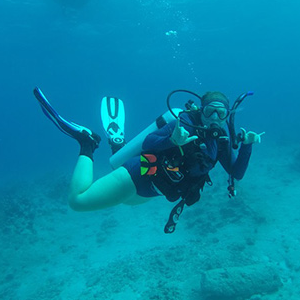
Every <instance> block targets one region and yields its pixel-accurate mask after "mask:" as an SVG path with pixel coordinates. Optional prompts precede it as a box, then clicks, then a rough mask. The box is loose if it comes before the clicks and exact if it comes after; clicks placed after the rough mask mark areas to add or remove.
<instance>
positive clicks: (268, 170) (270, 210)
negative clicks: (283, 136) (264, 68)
mask: <svg viewBox="0 0 300 300" xmlns="http://www.w3.org/2000/svg"><path fill="white" fill-rule="evenodd" d="M262 146H263V145H262ZM262 146H259V147H261V148H259V147H257V148H256V149H255V151H254V153H253V157H252V159H251V164H250V167H249V170H248V172H247V174H246V176H245V178H244V179H243V181H241V182H238V183H237V188H238V196H237V197H236V199H229V198H228V197H227V195H226V187H227V183H226V179H227V178H226V176H225V175H224V173H223V172H222V170H221V168H220V167H218V168H217V169H216V170H214V171H213V172H212V176H211V177H212V179H213V181H214V185H213V186H212V187H206V188H205V191H204V193H203V196H202V199H201V201H200V202H199V203H197V204H195V205H194V206H192V207H190V208H186V209H185V211H184V213H183V214H182V216H181V218H180V221H179V223H178V225H177V229H176V231H175V233H173V234H171V235H166V234H164V233H163V227H164V224H165V222H166V220H167V217H168V214H169V212H170V210H171V209H172V207H173V204H172V203H168V202H167V201H166V200H164V199H163V198H157V199H154V200H153V201H151V202H149V203H147V204H144V205H141V206H135V207H128V206H119V207H115V208H110V209H107V210H104V211H98V212H90V213H76V212H73V211H71V210H70V209H69V208H68V206H67V201H66V197H67V190H68V183H69V180H70V174H65V175H61V174H60V175H58V174H55V175H56V176H53V174H50V175H45V177H44V178H39V179H35V180H33V179H32V181H30V180H29V181H26V182H14V183H11V184H10V185H9V186H6V187H2V188H1V207H2V209H1V211H0V222H1V231H0V234H1V252H0V253H1V254H0V255H1V259H0V268H1V270H2V271H1V274H0V298H1V299H3V300H8V299H26V300H27V299H28V300H29V299H39V300H43V299H52V300H58V299H80V300H82V299H83V300H84V299H107V300H118V299H129V300H130V299H132V300H134V299H143V300H148V299H149V300H152V299H153V300H154V299H160V300H183V299H184V300H196V299H197V300H208V299H209V300H222V299H224V300H225V299H227V300H228V299H230V300H239V299H243V300H246V299H251V300H258V299H261V300H279V299H281V300H282V299H289V300H292V299H294V300H296V299H297V300H298V299H299V294H300V279H299V278H300V276H299V273H300V260H299V257H300V238H299V232H300V217H299V211H300V201H299V198H300V188H299V187H300V162H299V159H298V158H297V157H299V152H297V150H295V149H291V148H290V146H289V145H286V146H285V145H281V146H280V147H276V148H275V147H271V146H269V147H267V146H264V147H262ZM281 153H285V155H284V157H283V155H282V154H281Z"/></svg>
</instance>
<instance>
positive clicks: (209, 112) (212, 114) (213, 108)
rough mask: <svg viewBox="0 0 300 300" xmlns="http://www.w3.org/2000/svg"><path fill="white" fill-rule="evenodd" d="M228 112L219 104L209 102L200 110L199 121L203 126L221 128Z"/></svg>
mask: <svg viewBox="0 0 300 300" xmlns="http://www.w3.org/2000/svg"><path fill="white" fill-rule="evenodd" d="M228 115H229V111H228V109H227V108H226V107H225V105H224V104H223V103H221V102H217V101H216V102H211V103H209V104H208V105H206V106H204V107H203V108H202V113H201V120H202V123H203V125H205V126H207V127H210V126H211V125H212V124H216V125H218V126H220V127H223V126H224V125H225V123H226V120H227V118H228Z"/></svg>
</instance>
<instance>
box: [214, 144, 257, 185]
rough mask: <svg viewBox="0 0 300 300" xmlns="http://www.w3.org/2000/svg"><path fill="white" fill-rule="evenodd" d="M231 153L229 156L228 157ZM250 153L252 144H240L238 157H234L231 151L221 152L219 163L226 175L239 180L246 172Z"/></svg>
mask: <svg viewBox="0 0 300 300" xmlns="http://www.w3.org/2000/svg"><path fill="white" fill-rule="evenodd" d="M229 151H231V155H228V154H229V153H228V152H229ZM251 152H252V144H247V145H245V144H242V145H241V147H240V149H239V153H238V156H237V157H236V156H235V154H234V152H233V150H232V149H228V150H227V152H226V151H222V152H221V154H220V155H219V161H220V163H221V165H222V166H223V168H224V169H225V170H226V172H227V173H229V174H231V175H232V176H233V177H234V178H235V179H237V180H240V179H242V178H243V177H244V175H245V172H246V170H247V167H248V164H249V160H250V157H251Z"/></svg>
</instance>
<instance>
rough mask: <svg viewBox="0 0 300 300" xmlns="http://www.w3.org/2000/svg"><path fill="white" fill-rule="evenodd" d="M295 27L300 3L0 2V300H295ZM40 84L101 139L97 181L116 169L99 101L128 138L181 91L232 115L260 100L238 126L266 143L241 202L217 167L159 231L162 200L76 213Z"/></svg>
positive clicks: (299, 177)
mask: <svg viewBox="0 0 300 300" xmlns="http://www.w3.org/2000/svg"><path fill="white" fill-rule="evenodd" d="M299 19H300V2H299V1H297V0H285V1H283V0H273V1H270V0H268V1H266V0H260V1H258V0H251V1H250V0H244V1H238V0H227V1H221V0H198V1H197V0H168V1H167V0H126V1H125V0H123V1H122V0H101V1H99V0H98V1H97V0H39V1H38V0H25V1H20V0H10V1H8V0H2V1H0V45H1V47H0V61H1V64H0V87H1V89H0V91H1V94H0V110H1V118H0V157H1V159H0V170H1V173H0V178H1V179H0V205H1V211H0V226H1V227H0V239H1V240H0V242H1V245H2V249H1V253H0V266H1V270H2V272H1V274H0V298H1V299H112V300H117V299H146V300H147V299H164V300H167V299H169V300H177V299H178V300H183V299H188V300H196V299H199V300H205V299H207V300H222V299H230V300H238V299H245V300H246V299H251V300H258V299H263V300H264V299H270V300H277V299H278V300H279V299H299V294H300V288H299V287H300V280H299V278H300V277H299V273H300V261H299V257H300V239H299V232H300V225H299V221H300V217H299V211H300V203H298V202H299V196H300V148H299V147H300V142H299V137H300V135H299V127H300V121H299V110H300V104H299V92H300V91H299V74H300V60H299V53H300V30H299ZM35 86H38V87H40V88H41V89H42V90H43V92H44V93H45V95H46V96H47V98H48V99H49V100H50V101H51V103H52V104H53V106H54V107H55V108H56V109H57V110H58V111H59V112H60V114H61V115H62V116H63V117H65V118H66V119H68V120H70V121H74V122H76V123H79V124H82V125H85V126H87V127H89V128H91V129H93V130H94V131H96V132H98V133H99V134H100V135H101V137H102V142H101V145H100V149H99V150H97V151H96V153H95V177H99V176H102V175H104V174H106V173H107V172H109V171H110V166H109V160H108V159H109V156H110V148H109V146H108V143H107V142H106V138H105V135H104V133H103V130H102V128H101V120H100V101H101V99H102V97H104V96H115V97H119V98H121V99H122V100H123V101H124V104H125V110H126V127H125V135H126V139H127V140H130V139H132V138H133V137H134V136H136V135H137V134H138V133H139V132H140V131H142V129H144V128H145V127H147V126H148V125H149V124H151V123H152V122H153V121H154V120H155V118H156V117H157V116H159V115H160V114H161V113H164V112H165V111H166V110H167V106H166V97H167V95H168V94H169V93H170V92H171V91H173V90H175V89H188V90H191V91H193V92H196V93H198V94H200V95H203V94H204V93H205V92H206V91H221V92H223V93H224V94H226V95H227V96H228V97H229V99H230V101H231V103H233V102H234V100H235V99H236V98H237V97H238V96H239V95H240V94H241V93H244V92H246V91H254V95H253V96H251V97H248V98H247V99H246V100H245V101H244V102H243V104H242V109H241V110H239V111H238V113H237V115H236V128H237V129H239V127H241V126H242V127H245V128H246V129H247V130H253V131H255V132H258V133H259V132H263V131H265V132H266V134H265V135H264V136H263V137H262V143H261V144H259V145H254V147H253V154H252V158H251V161H250V166H249V169H248V171H247V173H246V176H245V178H244V179H243V180H242V181H241V182H238V184H237V188H238V196H237V199H234V200H230V199H229V198H228V196H227V193H226V188H227V182H226V180H227V176H226V174H225V172H224V171H223V170H222V169H221V168H220V167H217V168H216V169H215V170H213V172H212V175H211V177H212V180H213V182H214V186H213V187H206V188H205V190H204V192H203V196H202V199H201V201H200V202H198V203H197V204H195V205H194V206H192V207H190V208H188V209H187V210H186V211H185V212H184V214H183V215H182V216H181V220H180V222H179V224H178V226H177V229H176V232H175V233H173V234H172V235H165V234H164V233H163V227H164V224H165V222H166V220H167V218H168V215H169V212H170V210H171V209H172V207H173V205H172V203H169V202H167V201H166V200H164V199H163V198H158V199H155V200H153V201H151V202H149V203H147V204H145V205H142V206H136V207H127V206H120V207H115V208H110V209H107V210H105V211H98V212H91V213H76V212H73V211H71V210H70V209H69V208H68V205H67V200H66V199H67V192H68V185H69V182H70V178H71V174H72V171H73V167H74V165H75V162H76V159H77V156H78V152H79V147H78V145H77V143H76V142H75V141H74V140H73V139H70V138H68V137H66V136H65V135H63V134H62V133H61V132H59V131H58V130H57V128H55V126H54V125H53V124H52V123H51V122H50V121H49V120H48V119H47V118H46V117H45V116H44V114H43V113H42V111H41V109H40V107H39V105H38V103H37V101H36V99H35V98H34V96H33V93H32V90H33V88H34V87H35ZM187 100H188V96H185V97H184V99H183V101H182V102H181V105H182V106H183V105H184V103H185V102H186V101H187ZM179 103H180V102H179ZM224 272H225V273H226V274H225V273H224ZM224 274H225V275H226V276H225V275H224ZM224 278H227V281H226V280H225V279H224ZM247 278H248V279H249V278H251V280H250V279H249V280H247ZM254 278H256V280H254ZM241 280H242V281H243V282H241ZM250 281H251V284H250Z"/></svg>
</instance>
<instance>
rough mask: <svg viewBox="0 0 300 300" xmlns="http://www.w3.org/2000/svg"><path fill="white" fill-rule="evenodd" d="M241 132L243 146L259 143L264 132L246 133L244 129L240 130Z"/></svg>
mask: <svg viewBox="0 0 300 300" xmlns="http://www.w3.org/2000/svg"><path fill="white" fill-rule="evenodd" d="M241 131H242V141H243V144H246V145H247V144H255V143H261V136H262V135H263V134H265V132H262V133H259V134H258V133H255V132H253V131H248V132H246V129H244V128H241Z"/></svg>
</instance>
